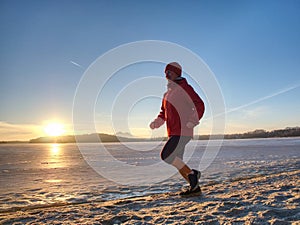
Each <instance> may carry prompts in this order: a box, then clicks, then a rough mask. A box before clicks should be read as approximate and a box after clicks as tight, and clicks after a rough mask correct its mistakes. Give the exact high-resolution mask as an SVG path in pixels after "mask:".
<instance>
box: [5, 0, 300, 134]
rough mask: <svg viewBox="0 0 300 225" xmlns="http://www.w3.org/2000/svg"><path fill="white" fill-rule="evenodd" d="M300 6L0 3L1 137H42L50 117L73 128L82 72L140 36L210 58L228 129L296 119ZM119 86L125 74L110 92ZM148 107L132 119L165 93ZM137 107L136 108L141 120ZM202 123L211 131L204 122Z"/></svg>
mask: <svg viewBox="0 0 300 225" xmlns="http://www.w3.org/2000/svg"><path fill="white" fill-rule="evenodd" d="M299 11H300V2H299V1H297V0H295V1H293V0H288V1H271V0H270V1H267V0H263V1H244V0H242V1H188V2H187V1H148V2H146V1H66V0H63V1H56V0H55V1H46V0H44V1H15V0H12V1H8V0H2V1H1V2H0V28H1V35H0V49H1V51H0V74H1V76H0V90H1V95H0V104H1V109H0V140H15V139H19V140H24V139H29V138H33V137H36V136H40V135H41V130H42V127H43V126H44V125H45V123H47V121H51V120H57V121H61V122H62V123H64V124H65V125H66V126H67V127H68V129H69V127H70V124H71V123H72V103H73V98H74V94H75V90H76V87H77V85H78V83H79V81H80V79H81V77H82V75H83V73H84V71H85V69H86V68H87V67H88V66H89V65H90V64H91V63H92V62H93V61H94V60H96V59H97V58H98V57H99V56H101V55H102V54H104V53H105V52H107V51H109V50H110V49H112V48H115V47H117V46H119V45H122V44H126V43H130V42H133V41H141V40H163V41H169V42H173V43H176V44H179V45H181V46H183V47H186V48H188V49H190V50H191V51H193V52H194V53H196V54H197V55H199V56H200V57H201V58H202V59H203V60H204V61H205V62H206V63H207V65H208V66H209V67H210V68H211V70H212V71H213V72H214V74H215V76H216V78H217V80H218V82H219V84H220V86H221V89H222V92H223V95H224V99H225V103H226V109H227V111H228V113H227V115H226V116H227V120H226V128H227V129H226V133H233V132H244V131H249V130H254V129H256V128H258V129H266V130H270V129H277V128H284V127H287V126H299V125H300V119H299V115H300V100H299V96H300V87H299V85H300V78H299V77H300V76H299V75H300V67H299V62H300V14H299ZM71 61H72V62H75V63H77V64H79V65H81V66H82V68H81V67H79V66H76V65H74V64H72V63H71ZM182 66H183V68H184V65H182ZM150 69H151V68H150ZM163 69H164V65H158V66H155V67H153V73H155V74H157V73H159V70H161V71H163ZM151 72H152V71H151ZM161 74H162V75H163V73H161ZM134 77H135V78H138V73H137V74H136V75H135V76H134ZM132 79H133V78H132ZM123 85H124V81H123V79H122V76H120V78H119V79H118V80H116V81H115V83H114V84H113V83H112V86H111V89H114V88H115V89H118V88H119V89H122V87H123ZM108 88H110V87H108ZM285 89H286V90H287V91H286V92H284V91H282V90H285ZM196 90H197V91H200V90H198V89H196ZM273 95H274V96H273ZM266 96H273V97H269V98H264V97H266ZM110 97H112V96H110ZM259 99H262V101H258V100H259ZM251 102H252V103H253V104H249V103H251ZM156 104H157V106H156ZM145 105H147V104H145ZM148 105H151V107H149V108H145V107H146V106H145V107H140V109H142V108H145V111H147V113H148V114H149V116H147V117H145V119H144V121H143V123H140V124H136V126H143V125H146V124H148V121H146V120H148V119H150V116H151V114H153V117H155V116H156V114H157V113H158V111H159V108H160V102H159V99H156V100H155V101H153V104H148ZM242 106H243V107H242ZM140 109H139V110H136V111H135V113H136V114H138V113H140V114H141V117H143V115H142V110H140ZM148 114H147V115H148ZM99 120H100V121H99V123H101V118H99ZM204 120H205V118H204ZM96 121H97V120H96ZM133 126H135V125H133ZM136 128H142V127H136ZM145 129H146V128H145ZM147 129H148V128H147ZM161 130H162V131H161V132H162V133H163V132H164V131H163V129H161ZM198 130H199V132H200V133H206V132H208V130H209V129H208V127H206V126H205V123H204V124H203V127H201V126H200V127H199V128H198ZM124 131H126V129H125V130H124ZM99 132H111V130H110V129H109V128H101V127H100V128H99ZM149 132H151V131H148V133H149Z"/></svg>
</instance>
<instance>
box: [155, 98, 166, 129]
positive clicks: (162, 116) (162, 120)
mask: <svg viewBox="0 0 300 225" xmlns="http://www.w3.org/2000/svg"><path fill="white" fill-rule="evenodd" d="M164 98H165V95H164ZM164 98H163V100H162V103H161V107H160V112H159V114H158V116H157V118H156V119H155V120H154V121H153V122H154V124H155V128H159V127H160V126H162V125H163V124H164V123H165V120H166V118H165V106H164Z"/></svg>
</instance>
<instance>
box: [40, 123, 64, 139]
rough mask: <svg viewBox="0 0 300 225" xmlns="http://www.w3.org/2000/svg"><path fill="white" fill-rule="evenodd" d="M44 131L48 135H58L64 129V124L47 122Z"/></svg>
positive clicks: (62, 132)
mask: <svg viewBox="0 0 300 225" xmlns="http://www.w3.org/2000/svg"><path fill="white" fill-rule="evenodd" d="M44 132H45V133H46V134H47V135H48V136H60V135H62V134H64V133H65V132H66V131H65V127H64V125H63V124H61V123H49V124H47V125H46V126H45V128H44Z"/></svg>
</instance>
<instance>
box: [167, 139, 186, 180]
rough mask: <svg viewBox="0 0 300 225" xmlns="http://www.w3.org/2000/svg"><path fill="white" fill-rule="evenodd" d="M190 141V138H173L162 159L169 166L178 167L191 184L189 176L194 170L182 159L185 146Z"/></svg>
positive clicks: (168, 143) (168, 142)
mask: <svg viewBox="0 0 300 225" xmlns="http://www.w3.org/2000/svg"><path fill="white" fill-rule="evenodd" d="M190 140H191V138H190V137H184V136H171V137H170V138H169V139H168V141H167V143H166V144H165V146H164V148H163V150H162V152H161V158H162V159H163V160H164V161H165V162H167V163H168V164H171V165H173V166H174V167H176V169H177V170H178V171H179V173H180V174H181V176H182V177H183V178H184V179H185V180H186V181H187V182H189V178H188V175H189V174H190V173H192V170H191V169H190V168H189V167H188V166H187V165H186V164H185V163H184V162H183V160H182V159H183V153H184V149H185V146H186V144H187V143H188V142H189V141H190Z"/></svg>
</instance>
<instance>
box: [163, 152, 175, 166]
mask: <svg viewBox="0 0 300 225" xmlns="http://www.w3.org/2000/svg"><path fill="white" fill-rule="evenodd" d="M160 158H161V159H162V160H163V161H164V162H166V163H168V164H172V163H173V161H174V157H172V154H171V155H169V154H166V153H165V152H164V151H162V153H161V154H160Z"/></svg>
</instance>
